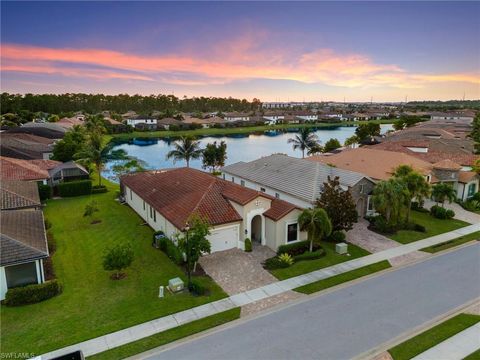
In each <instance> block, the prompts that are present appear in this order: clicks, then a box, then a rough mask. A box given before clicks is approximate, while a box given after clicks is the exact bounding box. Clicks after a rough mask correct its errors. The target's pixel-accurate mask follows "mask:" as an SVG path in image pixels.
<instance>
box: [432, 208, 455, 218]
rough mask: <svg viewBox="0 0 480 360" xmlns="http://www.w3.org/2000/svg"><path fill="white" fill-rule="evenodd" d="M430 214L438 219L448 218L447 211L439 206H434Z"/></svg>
mask: <svg viewBox="0 0 480 360" xmlns="http://www.w3.org/2000/svg"><path fill="white" fill-rule="evenodd" d="M450 211H451V210H450ZM452 212H453V211H452ZM430 214H431V215H432V216H433V217H435V218H437V219H447V218H448V217H447V209H445V208H443V207H441V206H438V205H433V206H432V207H431V208H430ZM450 214H451V213H450ZM453 215H455V213H453Z"/></svg>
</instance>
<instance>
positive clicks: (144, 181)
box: [120, 168, 307, 252]
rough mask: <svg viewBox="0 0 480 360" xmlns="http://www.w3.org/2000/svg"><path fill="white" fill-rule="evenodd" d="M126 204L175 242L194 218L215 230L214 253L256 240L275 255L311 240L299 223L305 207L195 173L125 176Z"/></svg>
mask: <svg viewBox="0 0 480 360" xmlns="http://www.w3.org/2000/svg"><path fill="white" fill-rule="evenodd" d="M120 186H121V191H122V193H123V196H124V198H125V201H126V203H127V204H128V205H129V206H130V207H131V208H132V209H133V210H134V211H135V212H137V213H138V214H139V215H140V217H141V218H142V219H143V220H145V221H146V222H147V223H148V225H150V226H151V227H152V228H153V229H154V230H156V231H160V230H161V231H163V232H164V233H165V234H166V235H167V236H168V237H170V238H171V239H175V238H176V236H177V235H179V234H180V233H182V232H183V231H184V229H185V226H186V224H187V222H188V221H189V219H190V217H191V216H192V215H193V214H198V215H200V216H201V217H203V218H205V219H206V220H207V221H208V222H209V224H210V225H211V229H210V235H209V236H208V239H209V240H210V243H211V250H212V252H216V251H222V250H227V249H232V248H241V249H243V248H244V241H245V239H246V238H250V239H252V240H253V241H256V242H258V243H261V244H262V245H265V246H268V247H270V248H271V249H273V250H276V249H277V248H278V246H280V245H283V244H287V243H293V242H296V241H300V240H306V238H307V234H306V233H304V232H301V231H300V228H299V226H298V223H297V219H298V216H299V215H300V213H301V208H300V207H299V206H297V205H294V204H291V203H289V202H287V201H284V200H280V199H276V198H275V197H272V196H270V195H267V194H265V193H262V192H259V191H255V190H252V189H248V188H246V187H243V186H240V185H238V184H234V183H232V182H231V181H226V180H223V179H220V178H218V177H215V176H213V175H211V174H208V173H206V172H203V171H199V170H195V169H191V168H177V169H167V170H156V171H146V172H141V173H135V174H128V175H124V176H122V177H121V179H120Z"/></svg>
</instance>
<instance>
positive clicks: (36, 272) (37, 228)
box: [0, 200, 48, 300]
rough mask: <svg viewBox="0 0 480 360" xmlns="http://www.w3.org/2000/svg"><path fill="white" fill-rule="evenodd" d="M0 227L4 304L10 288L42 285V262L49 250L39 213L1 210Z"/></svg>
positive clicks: (0, 282)
mask: <svg viewBox="0 0 480 360" xmlns="http://www.w3.org/2000/svg"><path fill="white" fill-rule="evenodd" d="M2 202H3V200H2ZM0 223H1V228H0V241H1V243H0V250H1V252H0V300H3V299H5V294H6V293H7V290H8V289H10V288H13V287H18V286H24V285H28V284H40V283H43V282H44V281H45V275H44V271H43V260H44V259H46V258H47V257H48V246H47V238H46V235H45V226H44V219H43V213H42V211H41V210H6V211H3V210H2V211H1V214H0Z"/></svg>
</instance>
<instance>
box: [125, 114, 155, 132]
mask: <svg viewBox="0 0 480 360" xmlns="http://www.w3.org/2000/svg"><path fill="white" fill-rule="evenodd" d="M127 125H130V126H132V127H138V128H145V129H148V130H156V129H157V118H155V117H153V116H144V115H138V116H135V117H129V118H128V119H127Z"/></svg>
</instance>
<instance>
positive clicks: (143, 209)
mask: <svg viewBox="0 0 480 360" xmlns="http://www.w3.org/2000/svg"><path fill="white" fill-rule="evenodd" d="M143 210H145V200H143Z"/></svg>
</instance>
